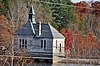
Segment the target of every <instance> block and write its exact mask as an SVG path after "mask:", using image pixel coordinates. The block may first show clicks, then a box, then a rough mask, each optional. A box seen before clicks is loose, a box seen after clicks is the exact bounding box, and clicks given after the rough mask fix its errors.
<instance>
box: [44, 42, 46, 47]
mask: <svg viewBox="0 0 100 66" xmlns="http://www.w3.org/2000/svg"><path fill="white" fill-rule="evenodd" d="M44 48H46V40H44Z"/></svg>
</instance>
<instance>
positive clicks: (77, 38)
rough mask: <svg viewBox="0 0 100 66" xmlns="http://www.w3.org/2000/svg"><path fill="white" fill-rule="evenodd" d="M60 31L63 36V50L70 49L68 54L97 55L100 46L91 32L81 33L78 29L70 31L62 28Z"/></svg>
mask: <svg viewBox="0 0 100 66" xmlns="http://www.w3.org/2000/svg"><path fill="white" fill-rule="evenodd" d="M61 33H62V34H63V35H64V36H65V52H66V51H67V50H70V54H69V55H70V56H83V57H84V56H91V57H92V56H99V54H100V53H99V51H98V48H100V46H99V44H98V41H97V39H96V36H95V35H94V34H93V33H92V32H88V33H87V34H86V35H82V34H81V33H80V32H79V31H75V33H72V31H71V30H70V29H62V30H61ZM66 53H67V52H66Z"/></svg>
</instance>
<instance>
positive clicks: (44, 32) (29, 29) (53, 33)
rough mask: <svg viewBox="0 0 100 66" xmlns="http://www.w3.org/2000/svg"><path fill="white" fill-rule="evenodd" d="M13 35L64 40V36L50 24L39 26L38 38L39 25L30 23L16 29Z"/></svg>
mask: <svg viewBox="0 0 100 66" xmlns="http://www.w3.org/2000/svg"><path fill="white" fill-rule="evenodd" d="M31 24H32V25H31ZM33 31H34V32H33ZM15 34H19V35H35V36H34V38H64V36H63V35H62V34H60V33H59V32H58V31H57V30H56V29H55V28H53V27H52V26H51V25H50V24H41V35H40V36H39V24H33V23H31V22H27V23H26V24H25V25H23V26H22V27H21V28H19V29H17V30H16V31H15V33H14V35H15Z"/></svg>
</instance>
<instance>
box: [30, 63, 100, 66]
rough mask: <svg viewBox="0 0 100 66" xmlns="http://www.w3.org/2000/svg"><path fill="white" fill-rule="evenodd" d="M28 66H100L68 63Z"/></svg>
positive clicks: (33, 65)
mask: <svg viewBox="0 0 100 66" xmlns="http://www.w3.org/2000/svg"><path fill="white" fill-rule="evenodd" d="M30 66H100V65H90V64H70V63H66V64H65V63H59V64H51V63H33V64H31V65H30Z"/></svg>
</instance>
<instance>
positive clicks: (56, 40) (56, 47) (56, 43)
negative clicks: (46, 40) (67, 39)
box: [56, 40, 57, 49]
mask: <svg viewBox="0 0 100 66" xmlns="http://www.w3.org/2000/svg"><path fill="white" fill-rule="evenodd" d="M56 49H57V40H56Z"/></svg>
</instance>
